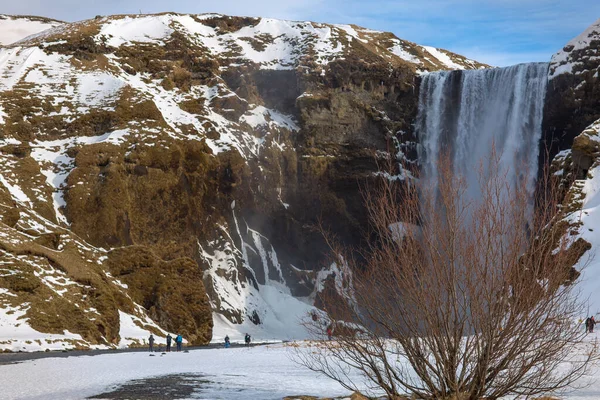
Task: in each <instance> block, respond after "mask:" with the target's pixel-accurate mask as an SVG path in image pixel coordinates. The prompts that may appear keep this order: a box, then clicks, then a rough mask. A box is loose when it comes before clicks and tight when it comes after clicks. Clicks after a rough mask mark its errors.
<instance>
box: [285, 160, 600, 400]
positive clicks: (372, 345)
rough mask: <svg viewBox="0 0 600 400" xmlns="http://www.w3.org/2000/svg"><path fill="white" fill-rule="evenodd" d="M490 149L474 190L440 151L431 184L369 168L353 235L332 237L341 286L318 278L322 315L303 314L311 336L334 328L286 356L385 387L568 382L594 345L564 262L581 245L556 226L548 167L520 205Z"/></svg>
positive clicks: (445, 393)
mask: <svg viewBox="0 0 600 400" xmlns="http://www.w3.org/2000/svg"><path fill="white" fill-rule="evenodd" d="M499 160H500V157H499V156H497V155H496V154H493V155H492V157H491V161H489V163H486V164H485V165H483V164H482V168H481V171H482V172H481V174H480V175H481V179H480V182H479V187H480V190H481V196H480V198H479V199H472V198H469V196H468V195H467V191H466V188H467V185H466V182H465V181H464V179H463V178H462V177H460V176H455V175H454V174H453V173H452V168H451V164H450V162H449V159H447V158H442V159H440V162H439V165H440V166H441V167H440V168H439V171H438V174H437V175H438V177H437V184H436V185H433V186H428V185H427V184H419V183H417V184H416V185H399V184H397V183H396V182H393V181H390V180H387V179H382V181H381V185H380V186H379V187H377V188H376V189H373V188H371V190H367V191H364V193H365V195H364V197H365V204H366V208H367V210H368V212H369V216H370V222H371V229H372V231H371V232H370V234H369V235H368V240H367V243H368V244H367V248H366V249H364V250H362V251H361V252H360V253H357V252H356V251H353V250H352V249H343V248H340V247H339V246H337V245H335V244H332V250H333V252H334V254H335V255H336V258H337V261H338V263H344V264H346V266H347V268H348V269H350V270H352V271H354V273H353V276H352V279H353V282H352V285H349V284H346V285H343V284H342V285H340V284H338V285H337V290H334V289H333V288H332V289H331V290H325V291H323V292H322V297H321V299H320V301H321V304H322V305H323V307H324V309H325V311H324V313H323V315H322V316H321V317H319V318H314V316H313V318H312V319H308V320H307V321H306V326H307V327H308V329H309V330H310V331H311V332H312V333H313V334H314V335H315V337H316V338H320V339H325V338H326V336H327V333H332V334H333V336H334V338H333V339H334V340H319V341H313V342H310V344H309V346H310V349H308V350H301V351H298V352H297V353H296V354H295V358H296V360H297V361H299V362H300V363H302V364H303V365H305V366H307V367H308V368H310V369H312V370H314V371H319V372H322V373H324V374H325V375H327V376H329V377H330V378H333V379H335V380H336V381H338V382H339V383H340V384H342V385H343V386H344V387H346V388H348V389H350V390H358V389H359V387H361V386H362V387H364V386H367V387H368V388H369V389H371V390H373V392H374V393H376V392H377V393H384V394H385V396H386V397H387V398H388V399H400V398H404V397H403V396H404V395H410V396H412V397H411V398H417V399H470V400H476V399H497V398H500V397H503V396H514V397H520V396H522V397H525V398H528V397H531V396H536V395H542V394H553V393H556V392H559V391H561V390H563V389H566V388H570V387H573V386H574V385H575V384H576V381H577V380H578V379H579V378H580V377H582V376H583V375H585V374H586V373H587V372H588V370H589V367H590V365H591V362H592V361H593V360H595V359H597V354H598V352H597V346H596V344H595V343H591V342H590V341H584V337H585V331H584V329H583V327H582V326H581V325H580V324H578V323H577V320H578V318H580V317H581V316H582V315H585V309H584V305H583V302H582V301H580V298H579V295H578V291H577V288H576V285H575V284H574V282H573V280H574V279H575V278H576V274H574V273H573V271H574V270H573V265H574V264H575V263H576V262H577V260H578V259H579V258H580V257H581V255H582V254H581V252H578V251H574V249H573V248H572V247H571V244H572V243H571V242H570V240H569V239H568V235H565V233H566V230H567V227H566V225H565V223H563V222H561V221H562V216H561V214H560V204H559V202H558V201H557V195H556V194H557V191H556V190H555V189H554V187H553V182H552V180H551V179H545V180H544V182H542V183H541V186H543V189H542V190H538V191H537V195H536V198H535V201H534V202H535V207H534V206H533V204H534V202H532V199H531V193H530V190H529V188H528V187H527V182H524V181H522V182H513V181H512V180H511V179H509V177H508V176H507V174H506V172H505V171H503V170H501V168H500V167H499V166H500V162H499ZM547 175H550V174H544V176H547ZM423 182H426V181H425V180H424V181H423ZM328 330H329V332H327V331H328ZM331 330H332V331H333V332H331Z"/></svg>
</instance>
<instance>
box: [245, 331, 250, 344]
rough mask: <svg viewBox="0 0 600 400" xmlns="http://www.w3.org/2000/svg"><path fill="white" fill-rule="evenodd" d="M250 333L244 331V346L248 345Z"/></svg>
mask: <svg viewBox="0 0 600 400" xmlns="http://www.w3.org/2000/svg"><path fill="white" fill-rule="evenodd" d="M250 340H251V338H250V335H249V334H247V333H246V336H245V337H244V343H246V347H248V346H250Z"/></svg>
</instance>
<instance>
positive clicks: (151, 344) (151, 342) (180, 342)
mask: <svg viewBox="0 0 600 400" xmlns="http://www.w3.org/2000/svg"><path fill="white" fill-rule="evenodd" d="M172 341H173V336H171V334H170V333H169V334H167V348H166V351H167V352H170V351H171V342H172ZM154 342H155V340H154V335H152V334H150V337H149V338H148V346H149V347H150V352H153V351H154ZM175 345H176V348H177V351H181V347H182V345H183V337H182V336H181V335H177V336H176V337H175Z"/></svg>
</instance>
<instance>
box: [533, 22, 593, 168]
mask: <svg viewBox="0 0 600 400" xmlns="http://www.w3.org/2000/svg"><path fill="white" fill-rule="evenodd" d="M598 118H600V20H598V21H596V22H595V23H594V24H593V25H592V26H590V27H589V28H588V29H586V30H585V31H584V32H583V33H582V34H581V35H579V36H577V37H576V38H574V39H573V40H571V41H570V42H569V43H567V45H566V46H565V47H564V48H563V49H562V50H561V51H559V52H558V53H556V54H554V55H553V56H552V60H551V63H550V73H549V81H548V91H547V94H546V107H545V110H544V123H543V141H542V146H543V147H548V148H549V150H550V157H553V156H554V155H555V154H556V153H557V152H559V151H561V150H565V149H569V148H570V147H571V146H572V145H573V140H574V138H575V137H577V136H578V135H579V134H580V133H581V132H582V131H583V130H584V129H585V128H586V127H587V126H589V125H590V124H592V123H593V122H594V121H596V120H597V119H598ZM578 151H579V150H577V149H576V151H575V156H576V158H577V159H578V160H579V157H578V156H577V152H578ZM581 161H582V164H581V165H580V167H581V171H580V173H579V177H582V176H584V175H585V172H586V171H587V169H588V168H589V167H590V166H591V164H590V159H589V158H585V157H584V158H582V159H581Z"/></svg>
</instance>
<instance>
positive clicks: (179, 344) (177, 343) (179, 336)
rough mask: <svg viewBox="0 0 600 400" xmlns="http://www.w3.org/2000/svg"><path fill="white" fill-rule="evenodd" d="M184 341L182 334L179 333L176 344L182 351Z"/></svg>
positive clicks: (178, 349)
mask: <svg viewBox="0 0 600 400" xmlns="http://www.w3.org/2000/svg"><path fill="white" fill-rule="evenodd" d="M182 343H183V337H181V335H177V337H176V338H175V344H176V345H177V351H181V344H182Z"/></svg>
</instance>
